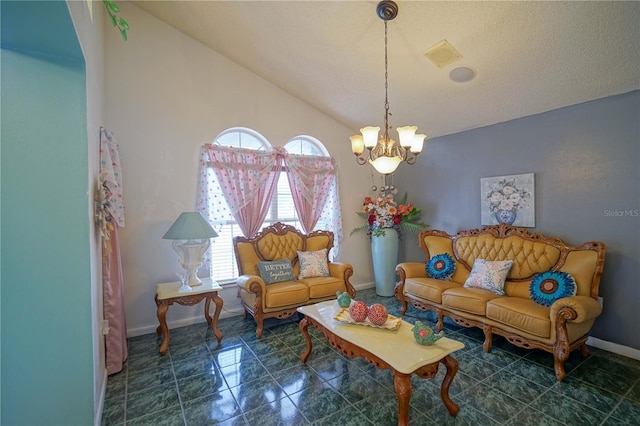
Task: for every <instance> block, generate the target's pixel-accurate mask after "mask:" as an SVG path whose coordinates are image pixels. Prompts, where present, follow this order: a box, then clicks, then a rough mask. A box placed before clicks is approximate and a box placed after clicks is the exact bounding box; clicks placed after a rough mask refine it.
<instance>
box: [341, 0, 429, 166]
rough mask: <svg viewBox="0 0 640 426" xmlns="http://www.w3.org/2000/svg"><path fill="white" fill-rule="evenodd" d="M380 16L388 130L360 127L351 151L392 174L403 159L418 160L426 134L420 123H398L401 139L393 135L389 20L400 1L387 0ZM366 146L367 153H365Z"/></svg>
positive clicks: (379, 9) (379, 10) (360, 161)
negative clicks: (391, 132)
mask: <svg viewBox="0 0 640 426" xmlns="http://www.w3.org/2000/svg"><path fill="white" fill-rule="evenodd" d="M376 13H377V14H378V17H379V18H380V19H382V20H383V21H384V131H383V132H382V134H381V135H380V137H379V138H378V134H379V132H380V127H373V126H368V127H364V128H362V129H360V133H361V134H360V135H355V136H351V137H350V138H349V139H351V151H352V152H353V153H354V154H355V156H356V160H357V162H358V164H360V165H364V164H366V163H367V162H368V163H369V164H371V165H372V166H373V168H374V169H376V171H377V172H378V173H380V174H383V175H388V174H391V173H393V172H395V171H396V169H397V168H398V166H399V165H400V163H402V162H403V161H404V162H406V163H407V164H415V162H416V157H417V156H418V154H420V152H422V145H423V143H424V139H425V138H426V137H427V136H426V135H423V134H416V130H418V128H417V127H416V126H405V127H398V128H397V129H396V130H397V132H398V136H399V143H398V142H396V141H395V140H394V139H391V138H390V137H389V130H391V128H392V127H391V126H390V125H389V116H390V115H391V113H389V96H388V89H389V75H388V72H387V68H388V60H387V21H390V20H392V19H394V18H395V17H396V16H398V5H397V4H396V3H395V2H393V1H389V0H383V1H381V2H380V3H378V6H377V7H376ZM365 148H366V149H367V153H366V154H365V155H363V153H364V150H365Z"/></svg>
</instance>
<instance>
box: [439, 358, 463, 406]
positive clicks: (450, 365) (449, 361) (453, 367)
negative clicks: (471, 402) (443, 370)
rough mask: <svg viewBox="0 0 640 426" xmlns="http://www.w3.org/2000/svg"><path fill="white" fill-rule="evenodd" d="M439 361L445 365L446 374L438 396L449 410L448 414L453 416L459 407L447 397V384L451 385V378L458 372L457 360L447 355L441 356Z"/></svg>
mask: <svg viewBox="0 0 640 426" xmlns="http://www.w3.org/2000/svg"><path fill="white" fill-rule="evenodd" d="M440 362H441V363H443V364H444V366H445V367H447V374H445V376H444V380H442V386H441V387H440V397H441V398H442V402H443V403H444V406H445V407H447V410H449V414H451V415H452V416H455V415H456V414H458V411H460V407H459V406H458V404H456V403H455V402H453V401H452V400H451V398H449V386H451V382H453V378H454V377H455V375H456V373H457V372H458V361H456V359H455V358H454V357H452V356H451V355H447V356H446V357H444V358H442V359H441V360H440Z"/></svg>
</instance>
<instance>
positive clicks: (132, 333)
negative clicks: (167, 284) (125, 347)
mask: <svg viewBox="0 0 640 426" xmlns="http://www.w3.org/2000/svg"><path fill="white" fill-rule="evenodd" d="M353 287H354V288H355V289H356V291H358V290H365V289H367V288H373V287H375V283H372V282H371V283H364V284H357V285H354V286H353ZM243 314H244V309H242V307H238V308H235V309H228V308H227V307H226V306H224V307H223V308H222V312H221V313H220V319H223V318H229V317H234V316H237V315H243ZM201 322H204V318H203V317H202V315H197V316H193V317H190V318H183V319H179V320H174V321H167V327H169V329H172V328H178V327H185V326H188V325H193V324H199V323H201ZM157 327H158V324H157V323H156V324H150V325H145V326H142V327H136V328H130V329H127V337H136V336H142V335H143V334H149V333H155V332H156V328H157Z"/></svg>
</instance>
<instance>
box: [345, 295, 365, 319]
mask: <svg viewBox="0 0 640 426" xmlns="http://www.w3.org/2000/svg"><path fill="white" fill-rule="evenodd" d="M367 311H368V308H367V304H366V303H364V302H362V301H359V300H355V301H353V302H352V303H351V306H349V315H351V318H353V320H354V321H356V322H362V321H364V320H366V319H367Z"/></svg>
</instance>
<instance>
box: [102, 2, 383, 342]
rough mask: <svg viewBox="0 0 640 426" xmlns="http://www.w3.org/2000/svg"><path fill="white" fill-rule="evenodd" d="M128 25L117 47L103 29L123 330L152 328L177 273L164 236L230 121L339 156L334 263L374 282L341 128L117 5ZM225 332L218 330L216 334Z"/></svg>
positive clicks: (358, 181)
mask: <svg viewBox="0 0 640 426" xmlns="http://www.w3.org/2000/svg"><path fill="white" fill-rule="evenodd" d="M120 7H121V15H122V16H123V17H125V19H127V21H128V22H129V24H130V25H131V30H130V32H129V40H128V41H127V42H126V43H125V42H123V41H122V40H121V38H120V35H119V34H118V33H117V32H116V31H114V30H113V29H112V28H111V27H110V26H105V34H104V35H105V51H106V61H105V75H106V117H107V119H106V123H105V125H106V126H107V127H108V128H110V129H111V130H113V131H114V132H115V134H116V135H115V137H116V140H117V141H118V143H119V145H120V155H121V161H122V164H123V179H124V184H123V186H124V198H125V199H124V203H125V209H126V213H125V221H126V226H125V227H124V228H123V229H122V230H121V231H122V232H121V234H120V236H121V249H122V258H123V259H122V260H123V270H124V280H125V300H126V312H127V328H128V330H129V334H130V335H134V334H141V333H147V332H151V331H153V330H154V329H155V327H156V326H157V317H156V306H155V303H154V301H153V296H154V294H155V285H156V283H158V282H164V281H174V280H175V272H177V271H178V270H179V269H180V266H179V265H178V259H177V257H176V254H175V253H174V252H173V250H172V248H171V244H170V242H169V241H165V240H162V239H161V237H162V235H163V234H164V233H165V232H166V230H167V229H168V228H169V226H170V225H171V223H172V222H173V220H174V219H175V218H176V217H177V216H178V215H179V214H180V213H181V212H182V211H190V210H194V208H195V196H196V186H197V165H198V149H199V147H200V146H201V145H202V144H204V143H208V142H211V141H212V140H213V139H214V138H215V136H216V135H218V133H220V132H221V131H223V130H225V129H227V128H229V127H233V126H244V127H249V128H252V129H254V130H256V131H258V132H260V133H261V134H262V135H264V136H265V137H266V138H267V139H268V140H269V141H270V142H271V143H272V144H274V145H284V143H285V142H286V141H287V140H288V139H290V138H291V137H293V136H296V135H299V134H307V135H311V136H313V137H316V138H318V139H319V140H320V141H322V142H323V143H324V144H325V146H326V147H327V149H328V150H329V152H330V153H331V154H332V155H333V156H334V157H336V159H337V160H338V170H339V184H340V196H341V201H342V215H343V222H344V236H345V238H344V245H343V246H342V247H341V251H340V258H339V259H338V260H339V261H344V262H349V263H351V264H352V265H353V267H354V276H353V278H352V283H353V284H354V285H359V284H363V283H364V284H369V283H370V282H371V281H372V271H371V261H370V254H369V253H370V252H369V248H368V246H369V243H368V240H367V239H366V236H364V235H362V234H360V235H357V236H354V237H349V232H350V230H351V229H352V228H354V227H356V226H360V225H361V223H360V221H359V217H358V216H357V215H356V214H355V211H356V210H358V209H359V208H360V207H361V200H362V198H361V197H362V196H364V195H366V193H367V191H368V190H369V188H370V186H371V181H370V179H371V178H370V174H369V169H368V168H366V167H361V166H357V165H356V163H355V159H354V158H353V154H352V153H351V150H350V144H349V139H348V138H349V136H350V135H352V134H354V133H356V132H357V130H354V129H349V128H347V127H345V126H344V125H342V124H341V123H338V122H336V121H335V120H333V119H331V118H329V117H327V116H326V115H323V114H322V113H320V112H318V111H317V110H315V109H313V108H312V107H310V106H309V105H307V104H306V103H304V102H302V101H300V100H299V99H297V98H295V97H293V96H291V95H289V94H287V93H285V92H284V91H282V90H280V89H279V88H278V87H276V86H274V85H273V84H271V83H269V82H267V81H265V80H263V79H261V78H259V77H258V76H256V75H255V74H252V73H251V72H249V71H248V70H246V69H244V68H242V67H240V66H239V65H237V64H235V63H233V62H231V61H230V60H228V59H226V58H224V57H222V56H221V55H219V54H218V53H216V52H215V51H213V50H211V49H209V48H207V47H205V46H204V45H202V44H200V43H199V42H196V41H194V40H193V39H191V38H189V37H187V36H185V35H184V34H182V33H180V32H179V31H177V30H175V29H173V28H171V27H169V26H167V25H166V24H164V23H163V22H161V21H159V20H158V19H156V18H154V17H152V16H151V15H149V14H147V13H146V12H143V11H141V10H140V9H138V8H137V7H136V6H134V5H131V4H129V3H121V4H120ZM221 296H222V297H223V299H224V301H225V312H223V316H224V315H229V314H230V312H229V311H232V310H233V309H234V307H239V304H238V303H237V298H236V291H235V289H229V290H225V291H224V292H222V294H221ZM201 310H202V306H200V305H198V306H195V307H182V306H178V307H174V308H172V309H170V310H169V312H168V314H167V321H168V322H169V325H170V327H171V324H173V325H177V324H184V323H187V322H189V321H190V318H195V317H198V318H199V317H200V316H201V315H202V313H201ZM222 331H223V332H224V330H222Z"/></svg>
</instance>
